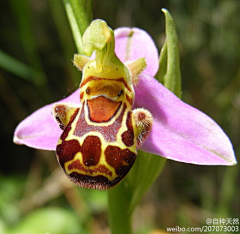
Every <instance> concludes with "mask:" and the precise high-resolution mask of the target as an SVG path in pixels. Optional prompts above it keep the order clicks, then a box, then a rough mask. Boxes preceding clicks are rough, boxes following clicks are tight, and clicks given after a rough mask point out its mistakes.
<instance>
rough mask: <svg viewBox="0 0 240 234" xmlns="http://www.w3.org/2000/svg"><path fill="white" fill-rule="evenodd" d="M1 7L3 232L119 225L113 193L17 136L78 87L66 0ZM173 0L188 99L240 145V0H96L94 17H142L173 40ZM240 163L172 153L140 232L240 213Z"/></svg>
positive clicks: (119, 22)
mask: <svg viewBox="0 0 240 234" xmlns="http://www.w3.org/2000/svg"><path fill="white" fill-rule="evenodd" d="M1 3H2V4H1V9H0V24H1V26H0V35H1V37H0V45H1V47H0V105H1V112H0V118H1V121H0V122H1V132H0V137H1V149H0V233H3V234H4V233H6V234H21V233H24V234H27V233H31V234H35V233H36V234H37V233H47V232H49V233H54V234H58V233H59V234H61V233H64V234H68V233H69V234H77V233H83V234H84V233H96V234H98V233H99V234H101V233H109V230H108V224H107V218H106V217H107V214H106V208H107V207H106V206H107V201H106V193H104V192H99V191H89V190H85V189H79V188H76V187H75V186H74V185H72V184H71V183H70V182H69V181H68V180H67V179H66V178H65V175H63V173H62V171H60V170H59V167H58V165H57V162H56V159H55V156H54V153H53V152H43V151H37V150H33V149H29V148H27V147H25V146H16V145H14V144H13V143H12V136H13V131H14V129H15V127H16V125H17V124H18V123H19V122H20V121H21V120H22V119H23V118H25V117H26V116H27V115H29V114H30V113H31V112H33V111H34V110H36V109H37V108H39V107H41V106H43V105H45V104H47V103H50V102H53V101H56V100H59V99H62V98H63V97H64V96H67V95H68V94H70V93H71V92H72V91H74V90H75V89H77V87H78V84H79V82H80V79H81V74H80V73H79V72H78V71H76V69H75V68H74V67H73V66H72V62H71V60H72V57H73V54H74V53H76V48H75V46H74V42H73V38H72V34H71V31H70V27H69V24H68V21H67V17H66V14H65V11H64V8H63V4H62V1H60V0H58V1H56V0H22V1H18V0H9V1H2V2H1ZM162 7H165V8H167V9H168V10H169V11H170V13H171V15H172V16H173V18H174V21H175V23H176V26H177V30H178V36H179V41H180V63H181V71H182V78H183V81H182V86H183V93H182V96H183V100H184V101H186V102H187V103H189V104H191V105H193V106H195V107H196V108H198V109H200V110H202V111H203V112H205V113H206V114H208V115H209V116H211V117H212V118H213V119H215V120H216V122H218V123H219V125H220V126H221V127H222V128H223V129H224V131H225V132H226V133H227V135H228V136H229V138H230V139H231V141H232V143H233V146H234V148H235V152H236V155H237V157H238V161H239V155H240V66H239V64H240V18H239V12H240V1H237V0H226V1H223V0H222V1H221V0H212V1H206V0H195V1H191V0H162V1H160V0H128V1H127V0H122V1H112V0H101V1H97V0H93V2H92V8H93V17H94V18H103V19H104V20H106V21H107V22H108V24H109V25H110V26H111V27H112V28H116V27H120V26H130V27H140V28H143V29H145V30H146V31H147V32H149V34H150V35H151V36H152V37H153V38H154V40H155V42H156V44H157V46H158V48H159V50H160V49H161V47H162V44H163V41H164V20H163V19H164V17H163V14H162V12H161V8H162ZM239 185H240V183H239V165H237V166H235V167H217V166H216V167H210V166H208V167H207V166H205V167H204V166H197V165H189V164H183V163H177V162H173V161H168V162H167V165H166V167H165V169H164V172H163V173H162V175H161V177H159V178H158V180H157V181H156V183H155V185H154V186H153V187H152V188H151V189H150V191H149V192H148V193H147V194H146V195H145V197H144V199H143V201H142V203H141V205H140V206H139V207H138V208H137V210H136V212H135V214H134V217H133V222H134V228H135V230H136V231H137V233H139V234H143V233H148V232H149V231H150V230H152V229H154V228H157V229H158V228H159V229H162V230H166V227H174V226H176V225H179V226H183V227H189V226H190V227H191V226H197V227H198V226H202V225H205V224H206V223H205V221H206V218H209V217H211V218H216V217H219V218H224V217H230V218H231V217H232V218H233V217H239V210H240V201H239V194H240V188H239V187H240V186H239Z"/></svg>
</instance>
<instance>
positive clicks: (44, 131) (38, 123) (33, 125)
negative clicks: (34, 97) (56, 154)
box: [13, 89, 80, 150]
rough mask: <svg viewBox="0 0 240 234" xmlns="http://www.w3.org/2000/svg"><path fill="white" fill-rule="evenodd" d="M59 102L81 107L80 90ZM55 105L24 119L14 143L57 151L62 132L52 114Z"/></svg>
mask: <svg viewBox="0 0 240 234" xmlns="http://www.w3.org/2000/svg"><path fill="white" fill-rule="evenodd" d="M59 102H63V103H78V104H79V105H80V98H79V89H78V90H77V91H75V92H74V93H73V94H71V95H70V96H68V97H67V98H65V99H63V100H61V101H59ZM53 104H54V103H52V104H49V105H46V106H44V107H42V108H40V109H38V110H37V111H35V112H34V113H32V114H31V115H30V116H28V117H27V118H26V119H24V120H23V121H22V122H21V123H20V124H19V125H18V126H17V128H16V130H15V132H14V139H13V141H14V143H16V144H20V145H22V144H24V145H27V146H29V147H32V148H36V149H43V150H55V149H56V146H57V142H58V139H59V137H60V135H61V133H62V130H61V129H60V128H59V125H58V123H57V122H56V121H55V120H54V118H53V116H52V114H51V112H52V106H53Z"/></svg>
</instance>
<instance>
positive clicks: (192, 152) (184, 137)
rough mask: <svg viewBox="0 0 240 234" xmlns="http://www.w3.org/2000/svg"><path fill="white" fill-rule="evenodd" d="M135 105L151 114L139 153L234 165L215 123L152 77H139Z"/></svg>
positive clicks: (223, 136) (225, 137)
mask: <svg viewBox="0 0 240 234" xmlns="http://www.w3.org/2000/svg"><path fill="white" fill-rule="evenodd" d="M135 102H136V103H135V106H136V107H146V108H147V109H148V110H149V111H151V113H152V114H153V118H154V123H153V128H152V130H151V133H150V135H149V137H148V138H147V140H146V141H145V142H144V144H143V146H142V148H141V149H142V150H144V151H147V152H150V153H153V154H158V155H161V156H163V157H165V158H168V159H172V160H175V161H180V162H186V163H193V164H205V165H233V164H236V159H235V156H234V152H233V148H232V145H231V142H230V141H229V139H228V137H227V136H226V134H225V133H224V132H223V130H222V129H221V128H220V127H219V126H218V125H217V123H216V122H214V121H213V120H212V119H211V118H210V117H208V116H207V115H205V114H204V113H202V112H201V111H199V110H197V109H195V108H194V107H192V106H190V105H188V104H186V103H184V102H182V101H181V100H180V99H179V98H178V97H176V96H175V95H174V94H173V93H172V92H170V91H169V90H167V89H166V88H165V87H164V86H163V85H161V84H160V83H159V82H158V81H157V80H155V79H154V78H152V77H149V76H148V75H146V74H141V76H140V82H139V85H138V86H137V87H136V101H135Z"/></svg>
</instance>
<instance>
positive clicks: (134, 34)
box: [114, 27, 159, 76]
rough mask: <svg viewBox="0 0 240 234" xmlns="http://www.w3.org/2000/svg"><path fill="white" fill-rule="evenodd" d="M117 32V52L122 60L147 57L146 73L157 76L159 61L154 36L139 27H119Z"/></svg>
mask: <svg viewBox="0 0 240 234" xmlns="http://www.w3.org/2000/svg"><path fill="white" fill-rule="evenodd" d="M114 34H115V40H116V42H115V43H116V45H115V53H116V55H117V56H118V58H119V59H120V60H121V61H122V62H126V61H128V60H129V61H134V60H136V59H139V58H146V62H147V68H146V69H145V71H144V72H145V73H146V74H148V75H150V76H155V75H156V73H157V71H158V67H159V63H158V51H157V48H156V46H155V43H154V41H153V40H152V38H151V37H150V36H149V35H148V34H147V33H146V32H145V31H144V30H141V29H139V28H126V27H123V28H118V29H116V30H115V31H114Z"/></svg>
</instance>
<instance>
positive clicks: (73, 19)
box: [63, 0, 90, 54]
mask: <svg viewBox="0 0 240 234" xmlns="http://www.w3.org/2000/svg"><path fill="white" fill-rule="evenodd" d="M89 1H90V0H89ZM63 3H64V6H65V10H66V13H67V17H68V20H69V23H70V27H71V29H72V33H73V38H74V41H75V44H76V47H77V50H78V53H79V54H84V50H83V44H82V35H83V33H84V31H85V30H86V28H87V26H88V25H89V19H88V17H87V15H86V12H85V7H84V2H83V0H63Z"/></svg>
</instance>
